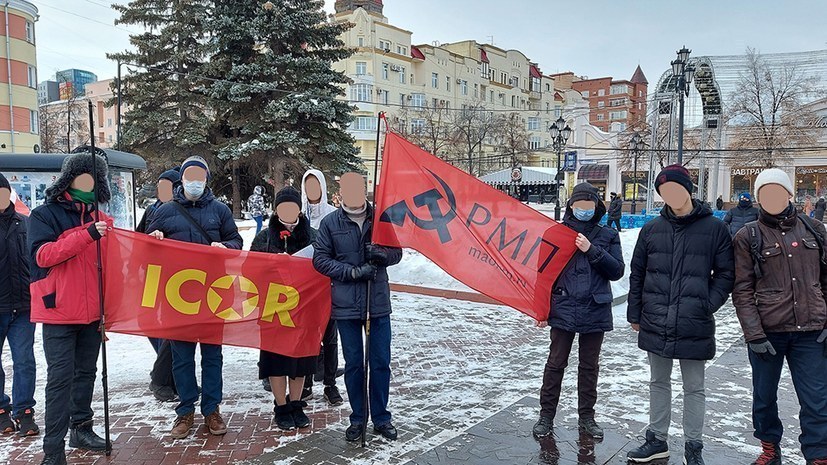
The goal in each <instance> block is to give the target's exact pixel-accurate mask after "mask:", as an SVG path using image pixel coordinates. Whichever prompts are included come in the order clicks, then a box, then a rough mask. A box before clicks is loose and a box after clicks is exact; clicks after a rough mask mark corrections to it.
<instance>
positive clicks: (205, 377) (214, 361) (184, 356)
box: [170, 341, 224, 417]
mask: <svg viewBox="0 0 827 465" xmlns="http://www.w3.org/2000/svg"><path fill="white" fill-rule="evenodd" d="M170 344H171V347H172V376H173V378H174V379H175V388H176V389H177V390H178V397H179V398H180V399H181V403H179V404H178V406H177V407H175V413H177V414H178V416H183V415H188V414H190V413H193V412H195V402H196V401H197V400H198V381H197V380H196V378H195V346H196V345H198V344H197V343H195V342H183V341H170ZM200 345H201V414H202V415H204V416H205V417H206V416H208V415H210V414H211V413H213V412H215V410H216V409H217V408H218V405H219V404H220V403H221V398H222V397H223V390H224V380H223V378H222V377H221V368H222V365H223V364H224V358H223V356H222V355H221V346H218V345H213V344H200Z"/></svg>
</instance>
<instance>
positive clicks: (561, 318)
mask: <svg viewBox="0 0 827 465" xmlns="http://www.w3.org/2000/svg"><path fill="white" fill-rule="evenodd" d="M605 214H606V207H605V205H604V204H603V202H602V201H601V200H600V196H599V193H598V190H597V189H596V188H595V187H594V186H592V185H591V184H589V183H587V182H584V183H581V184H578V185H576V186H575V187H574V190H573V191H572V194H571V197H570V198H569V201H568V202H567V204H566V214H565V216H564V217H563V224H564V225H566V226H568V227H569V228H571V229H573V230H574V231H576V232H577V233H578V234H577V238H576V239H575V245H576V246H577V249H578V252H577V253H575V255H574V257H572V259H571V260H570V261H569V263H568V265H566V267H565V269H564V270H563V272H562V273H561V274H560V276H559V277H558V278H557V281H556V282H555V283H554V286H553V287H552V296H551V311H550V312H549V318H548V322H540V323H538V326H540V327H545V326H551V346H550V348H549V354H548V360H547V361H546V367H545V373H544V375H543V387H542V389H541V391H540V420H539V421H538V422H537V424H535V425H534V429H533V434H534V436H535V437H536V438H543V437H547V436H549V435H550V434H552V426H553V421H554V416H555V414H556V413H557V404H558V402H559V401H560V390H561V388H562V384H563V373H564V372H565V369H566V367H567V366H568V361H569V355H570V354H571V347H572V344H573V343H574V338H575V336H576V335H578V334H579V336H578V338H579V340H580V342H579V345H580V349H579V350H580V356H579V359H578V360H579V362H578V363H579V366H578V377H577V393H578V403H579V406H578V409H577V410H578V415H579V417H580V419H579V421H578V427H579V429H580V432H582V433H586V434H587V435H589V436H591V437H593V438H602V437H603V429H602V428H600V426H599V425H598V424H597V422H595V420H594V405H595V403H596V402H597V376H598V360H599V358H600V348H601V346H602V345H603V335H604V334H605V333H606V332H607V331H611V330H612V329H613V326H612V298H613V297H612V288H611V284H610V281H617V280H618V279H620V278H622V277H623V271H624V269H625V266H624V264H623V252H622V250H621V248H620V235H619V234H618V233H617V231H615V230H614V229H612V228H609V227H605V228H604V227H602V226H600V225H599V224H598V223H600V220H602V219H603V215H605Z"/></svg>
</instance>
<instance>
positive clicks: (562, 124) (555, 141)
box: [548, 116, 571, 221]
mask: <svg viewBox="0 0 827 465" xmlns="http://www.w3.org/2000/svg"><path fill="white" fill-rule="evenodd" d="M548 130H549V132H550V133H551V144H552V147H553V148H554V151H555V152H557V173H556V174H555V176H554V178H555V179H554V180H555V182H554V186H555V191H556V194H557V195H556V199H555V200H554V220H555V221H560V176H561V175H562V174H563V172H562V171H561V169H560V168H561V165H560V156H561V155H562V154H563V148H564V147H565V146H566V141H568V140H569V136H571V128H570V127H569V125H568V124H566V120H564V119H563V117H562V116H561V117H559V118H557V121H555V122H554V123H553V124H552V125H551V127H550V128H549V129H548Z"/></svg>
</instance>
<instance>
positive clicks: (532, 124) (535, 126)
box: [528, 116, 540, 131]
mask: <svg viewBox="0 0 827 465" xmlns="http://www.w3.org/2000/svg"><path fill="white" fill-rule="evenodd" d="M528 130H529V131H539V130H540V118H539V117H537V116H529V117H528Z"/></svg>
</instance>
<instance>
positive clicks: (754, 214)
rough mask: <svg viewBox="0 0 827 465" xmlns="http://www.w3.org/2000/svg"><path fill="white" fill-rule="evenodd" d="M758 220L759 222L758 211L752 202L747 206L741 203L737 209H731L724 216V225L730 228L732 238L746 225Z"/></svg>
mask: <svg viewBox="0 0 827 465" xmlns="http://www.w3.org/2000/svg"><path fill="white" fill-rule="evenodd" d="M756 220H758V209H757V208H755V207H754V206H753V205H752V200H750V201H749V203H747V204H745V205H741V204H740V203H739V205H738V206H737V207H734V208H731V209H730V210H729V211H728V212H727V214H726V216H724V223H726V224H727V226H729V234H730V235H731V236H735V234H736V233H737V232H738V231H740V230H741V228H743V227H744V225H745V224H747V223H749V222H750V221H756Z"/></svg>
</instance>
